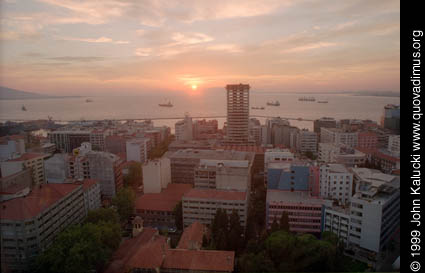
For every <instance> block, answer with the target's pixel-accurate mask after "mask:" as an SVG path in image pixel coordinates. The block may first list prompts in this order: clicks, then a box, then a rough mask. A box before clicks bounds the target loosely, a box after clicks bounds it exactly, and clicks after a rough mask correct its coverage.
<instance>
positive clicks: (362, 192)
mask: <svg viewBox="0 0 425 273" xmlns="http://www.w3.org/2000/svg"><path fill="white" fill-rule="evenodd" d="M352 172H353V175H354V184H355V185H356V190H355V194H354V195H353V196H352V198H351V206H350V211H351V227H350V243H351V244H353V245H354V246H357V247H361V248H364V249H367V250H370V251H374V252H379V251H380V250H382V248H383V247H384V246H385V245H386V244H387V243H388V242H389V241H390V239H391V236H392V235H393V234H394V233H395V232H396V231H397V229H398V228H399V226H400V177H397V176H392V175H386V174H383V173H381V172H380V171H378V170H373V169H365V168H353V169H352Z"/></svg>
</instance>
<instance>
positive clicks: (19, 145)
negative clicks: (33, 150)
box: [0, 136, 25, 161]
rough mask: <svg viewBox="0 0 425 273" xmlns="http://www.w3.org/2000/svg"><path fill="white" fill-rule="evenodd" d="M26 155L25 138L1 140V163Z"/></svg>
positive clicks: (3, 138) (4, 138) (5, 138)
mask: <svg viewBox="0 0 425 273" xmlns="http://www.w3.org/2000/svg"><path fill="white" fill-rule="evenodd" d="M24 153H25V141H24V139H23V138H16V137H7V136H6V137H2V138H0V161H5V160H8V159H11V158H13V157H16V156H19V155H21V154H24Z"/></svg>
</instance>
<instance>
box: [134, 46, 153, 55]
mask: <svg viewBox="0 0 425 273" xmlns="http://www.w3.org/2000/svg"><path fill="white" fill-rule="evenodd" d="M151 53H152V48H136V50H135V51H134V54H135V55H136V56H140V57H147V56H150V55H151Z"/></svg>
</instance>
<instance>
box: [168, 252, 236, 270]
mask: <svg viewBox="0 0 425 273" xmlns="http://www.w3.org/2000/svg"><path fill="white" fill-rule="evenodd" d="M234 263H235V252H234V251H216V250H187V249H168V250H167V251H166V255H165V258H164V262H163V264H162V268H168V269H182V270H193V271H225V272H232V271H233V269H234Z"/></svg>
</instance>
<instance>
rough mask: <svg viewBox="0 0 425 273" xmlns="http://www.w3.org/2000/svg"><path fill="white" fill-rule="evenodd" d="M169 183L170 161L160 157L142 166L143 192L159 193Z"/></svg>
mask: <svg viewBox="0 0 425 273" xmlns="http://www.w3.org/2000/svg"><path fill="white" fill-rule="evenodd" d="M170 183H171V165H170V159H168V158H166V157H162V158H160V159H154V160H150V161H148V162H147V163H145V164H143V192H144V193H160V192H161V191H162V190H163V189H165V188H167V186H168V184H170Z"/></svg>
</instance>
